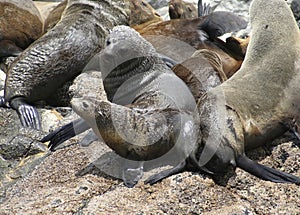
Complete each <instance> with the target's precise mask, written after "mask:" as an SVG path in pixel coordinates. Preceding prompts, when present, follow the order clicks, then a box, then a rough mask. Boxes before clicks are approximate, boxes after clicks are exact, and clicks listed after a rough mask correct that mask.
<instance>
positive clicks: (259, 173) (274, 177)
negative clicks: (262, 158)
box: [236, 156, 300, 185]
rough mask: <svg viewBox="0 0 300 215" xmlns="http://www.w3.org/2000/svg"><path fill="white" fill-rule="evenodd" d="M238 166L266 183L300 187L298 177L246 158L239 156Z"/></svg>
mask: <svg viewBox="0 0 300 215" xmlns="http://www.w3.org/2000/svg"><path fill="white" fill-rule="evenodd" d="M236 164H237V167H239V168H241V169H243V170H245V171H246V172H249V173H251V174H252V175H254V176H256V177H258V178H261V179H263V180H266V181H272V182H276V183H294V184H297V185H300V178H298V177H297V176H294V175H291V174H288V173H285V172H280V171H278V170H276V169H273V168H270V167H267V166H264V165H262V164H259V163H256V162H254V161H253V160H251V159H249V158H248V157H246V156H239V157H238V158H237V159H236Z"/></svg>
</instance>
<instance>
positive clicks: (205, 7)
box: [198, 0, 218, 17]
mask: <svg viewBox="0 0 300 215" xmlns="http://www.w3.org/2000/svg"><path fill="white" fill-rule="evenodd" d="M217 6H218V5H216V6H215V7H214V8H212V7H211V6H210V4H209V3H208V4H206V3H204V4H202V0H199V1H198V17H201V16H206V15H208V14H210V13H211V12H213V11H214V9H215V8H216V7H217Z"/></svg>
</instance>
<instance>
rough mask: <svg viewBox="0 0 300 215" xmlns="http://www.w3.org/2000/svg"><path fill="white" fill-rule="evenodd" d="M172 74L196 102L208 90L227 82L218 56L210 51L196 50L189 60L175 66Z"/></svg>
mask: <svg viewBox="0 0 300 215" xmlns="http://www.w3.org/2000/svg"><path fill="white" fill-rule="evenodd" d="M172 70H173V72H174V73H175V74H176V75H177V76H178V77H179V78H180V79H181V80H183V82H184V83H186V85H187V86H188V87H189V89H190V91H191V93H192V94H193V96H194V98H195V99H196V101H198V100H199V99H200V98H201V97H202V96H203V94H204V93H206V92H207V91H209V90H210V89H212V88H214V87H216V86H218V85H220V84H221V83H222V82H224V81H225V80H227V77H226V75H225V73H224V71H223V68H222V61H221V58H220V57H219V55H218V54H217V53H215V52H213V51H211V50H208V49H202V50H197V51H196V52H195V53H194V54H193V55H192V56H191V57H190V58H189V59H187V60H185V61H183V62H182V63H179V64H177V65H175V66H174V67H173V68H172Z"/></svg>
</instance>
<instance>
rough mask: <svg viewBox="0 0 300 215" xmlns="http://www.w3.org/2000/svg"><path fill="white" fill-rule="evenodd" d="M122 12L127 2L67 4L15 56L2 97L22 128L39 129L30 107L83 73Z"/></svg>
mask: <svg viewBox="0 0 300 215" xmlns="http://www.w3.org/2000/svg"><path fill="white" fill-rule="evenodd" d="M126 8H128V5H127V3H126V1H120V0H113V1H92V0H69V1H68V3H67V8H66V10H65V11H64V14H63V17H62V19H61V21H60V22H59V23H57V25H55V27H54V28H52V29H51V30H49V31H48V32H47V33H46V34H44V35H43V36H42V37H40V38H39V39H38V40H36V41H35V42H34V43H33V44H32V45H31V46H30V47H29V48H28V49H26V50H25V51H24V52H23V53H22V54H21V55H20V56H18V58H17V59H16V60H15V61H14V62H13V63H12V65H11V66H10V68H9V69H8V72H7V78H6V82H5V89H4V90H5V94H4V97H5V101H6V103H8V105H9V106H10V107H12V108H13V109H15V110H16V111H17V112H18V114H19V116H20V119H21V122H22V125H24V126H28V127H32V128H37V129H39V128H40V119H39V116H38V112H37V110H36V109H35V108H34V107H32V106H31V104H34V102H36V101H39V100H44V99H46V98H47V97H49V96H50V95H51V94H52V93H53V92H54V91H55V90H56V89H58V88H60V87H61V86H62V85H63V84H64V83H65V82H67V81H69V80H72V79H73V78H74V77H76V76H77V75H78V74H79V73H80V72H81V71H82V69H83V68H84V66H85V64H86V63H87V62H88V61H89V59H90V58H91V57H92V56H93V55H94V54H95V53H97V52H99V51H100V50H101V49H102V48H103V46H104V41H105V37H106V36H107V34H108V32H109V30H110V29H112V28H113V27H114V26H116V25H120V24H126V23H127V14H126V12H127V11H125V9H126ZM29 104H30V105H29Z"/></svg>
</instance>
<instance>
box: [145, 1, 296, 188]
mask: <svg viewBox="0 0 300 215" xmlns="http://www.w3.org/2000/svg"><path fill="white" fill-rule="evenodd" d="M250 20H251V26H252V34H251V38H250V42H249V46H248V51H247V53H246V57H245V60H244V62H243V64H242V67H241V69H240V70H239V71H238V72H237V73H236V74H235V75H234V76H232V77H231V78H230V79H228V80H227V81H225V82H223V83H222V84H221V85H219V86H217V87H215V88H213V89H211V90H210V91H208V92H207V94H206V95H204V96H203V97H202V98H201V99H200V100H199V103H198V108H199V112H200V113H201V115H200V119H201V121H200V130H201V133H202V136H201V139H200V140H199V143H198V144H197V145H198V148H197V149H195V151H194V153H193V154H192V155H191V156H190V161H188V162H189V163H190V164H193V165H194V166H196V167H198V168H200V169H203V170H205V171H207V172H209V173H212V174H221V175H222V174H224V173H226V172H228V171H234V169H235V168H236V167H239V168H241V169H243V170H245V171H247V172H249V173H251V174H253V175H255V176H257V177H259V178H261V179H264V180H268V181H272V182H280V183H295V184H300V178H298V177H296V176H293V175H291V174H287V173H283V172H280V171H278V170H275V169H272V168H270V167H266V166H264V165H261V164H258V163H256V162H254V161H252V160H250V159H249V158H248V157H247V156H246V155H245V150H247V149H250V148H255V147H258V146H261V145H262V144H265V143H267V142H270V141H272V140H274V139H275V138H276V137H279V136H281V135H282V134H283V133H284V132H286V131H287V130H288V129H289V125H290V124H291V123H293V119H298V118H299V114H300V108H299V107H300V97H299V94H298V92H299V90H300V88H299V80H300V66H299V63H300V62H299V57H300V42H299V41H300V34H299V28H298V26H297V23H296V21H295V19H294V16H293V14H292V12H291V10H290V8H289V7H288V5H287V3H286V2H285V1H284V0H270V1H264V0H253V2H252V4H251V7H250ZM287 38H288V39H287ZM220 117H223V121H218V120H216V119H219V120H221V119H222V118H220ZM211 135H214V136H213V137H212V136H211ZM210 138H211V139H210ZM183 169H184V168H183ZM170 172H171V173H172V170H170ZM168 175H170V174H168V172H164V173H163V174H160V175H157V176H153V177H152V178H150V179H149V180H148V181H147V182H148V183H155V182H157V181H159V180H161V179H162V178H164V177H167V176H168Z"/></svg>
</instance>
